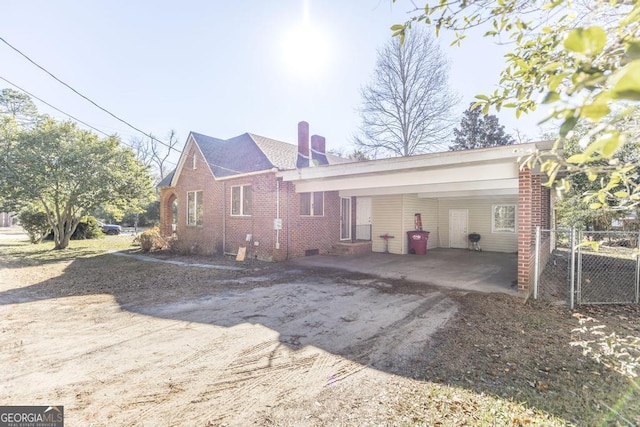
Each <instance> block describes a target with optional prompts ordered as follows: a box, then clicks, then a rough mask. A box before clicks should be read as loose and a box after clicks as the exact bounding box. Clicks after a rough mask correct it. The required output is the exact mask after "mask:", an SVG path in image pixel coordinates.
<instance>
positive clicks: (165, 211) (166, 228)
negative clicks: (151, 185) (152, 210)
mask: <svg viewBox="0 0 640 427" xmlns="http://www.w3.org/2000/svg"><path fill="white" fill-rule="evenodd" d="M175 199H176V197H175V194H174V192H173V189H172V188H162V189H160V234H162V235H163V236H171V235H172V234H173V228H172V224H173V201H174V200H175Z"/></svg>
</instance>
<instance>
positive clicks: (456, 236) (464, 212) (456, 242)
mask: <svg viewBox="0 0 640 427" xmlns="http://www.w3.org/2000/svg"><path fill="white" fill-rule="evenodd" d="M468 220H469V210H468V209H450V210H449V247H450V248H467V247H468V239H469V237H468V233H467V222H468Z"/></svg>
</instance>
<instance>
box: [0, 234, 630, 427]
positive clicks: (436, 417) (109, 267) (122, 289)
mask: <svg viewBox="0 0 640 427" xmlns="http://www.w3.org/2000/svg"><path fill="white" fill-rule="evenodd" d="M132 239H133V238H132V236H124V235H123V236H114V237H108V238H105V239H99V240H85V241H72V242H71V245H70V247H69V249H67V250H64V251H54V250H52V248H53V244H52V243H51V242H45V243H43V244H41V245H31V244H29V243H28V242H27V241H22V240H6V239H5V240H0V265H2V267H9V269H10V270H11V271H10V272H9V274H10V277H9V281H7V282H6V283H7V284H9V283H11V287H14V288H15V287H19V286H21V284H22V286H24V285H26V286H31V288H32V289H31V291H32V294H33V295H34V296H37V297H42V298H51V297H57V296H67V295H91V294H96V293H110V294H112V295H114V297H115V298H116V299H117V300H118V302H119V303H120V304H123V305H126V304H127V303H129V302H135V303H136V304H140V303H142V302H145V301H147V300H148V301H150V302H157V301H159V300H161V299H162V298H176V297H185V298H188V297H190V296H195V295H202V294H204V293H206V292H207V289H208V288H209V287H211V286H219V285H218V284H217V283H216V280H217V279H241V278H243V277H246V276H250V275H254V276H260V280H262V281H252V282H251V284H250V285H249V284H247V282H246V281H245V282H243V283H242V285H238V286H242V288H244V289H246V288H247V287H248V286H253V285H256V286H268V284H269V283H268V277H269V273H270V272H280V273H283V274H285V275H286V274H288V273H287V272H286V270H287V267H286V265H284V264H246V265H247V266H248V267H250V268H247V270H246V271H242V272H231V271H212V270H207V269H196V268H191V269H190V268H180V270H179V272H177V271H176V269H177V268H178V267H175V266H172V265H167V264H159V263H145V264H144V268H141V264H140V261H137V260H134V259H131V258H124V257H114V256H102V255H104V254H105V253H106V252H108V251H110V250H123V251H133V252H135V251H137V248H135V247H133V246H132ZM155 256H156V257H158V258H169V257H172V255H169V254H167V253H158V254H156V255H155ZM179 259H180V260H182V261H187V260H188V259H189V258H188V257H179ZM71 261H78V262H74V263H71ZM194 262H198V263H207V262H208V263H212V264H214V263H217V262H220V259H216V258H213V257H195V258H194ZM42 265H46V266H47V268H46V269H43V268H42ZM297 269H298V270H299V267H297ZM114 272H117V275H114ZM291 274H298V275H302V276H308V277H314V278H316V277H317V278H322V277H336V275H343V276H345V277H346V276H347V275H349V274H351V273H342V272H341V273H336V272H335V271H328V270H324V271H320V270H314V271H313V272H311V271H310V272H300V271H298V272H297V273H293V272H292V273H291ZM30 275H33V277H31V276H30ZM280 277H282V276H280ZM277 280H281V279H277ZM14 281H16V283H14ZM0 282H1V281H0ZM18 282H19V283H20V284H18ZM395 285H396V286H394V289H395V292H404V290H403V289H407V288H410V287H413V288H415V287H416V285H414V284H411V283H406V282H404V281H397V283H395ZM225 286H232V285H225ZM418 286H419V285H418ZM6 292H9V294H8V295H9V296H11V295H10V292H11V291H10V290H9V291H6ZM443 292H448V295H449V297H451V298H453V299H454V300H455V301H456V302H457V303H458V305H459V309H458V314H457V315H456V317H455V318H454V319H453V320H452V321H450V322H449V323H448V324H447V325H446V326H445V328H443V329H442V330H440V331H439V332H438V333H437V334H436V336H435V337H434V340H433V341H432V342H430V343H428V351H426V352H425V354H424V357H423V358H422V359H421V360H417V361H413V362H412V363H415V365H416V366H415V368H416V369H414V370H413V371H414V372H419V373H420V374H419V375H418V376H417V378H407V377H396V378H395V379H394V380H393V384H394V385H393V386H391V385H388V386H387V398H386V399H385V400H384V402H380V403H379V404H378V403H377V402H376V404H375V405H373V404H371V403H369V404H368V405H369V406H366V405H364V403H363V404H362V408H365V407H366V409H362V408H360V409H353V408H354V407H356V406H357V405H355V403H354V402H358V400H359V399H361V400H362V401H364V400H367V402H370V399H369V398H368V397H367V399H365V398H364V397H363V396H366V395H367V394H366V393H367V392H369V391H368V390H362V393H361V394H362V396H360V395H358V393H356V394H355V395H353V396H348V397H347V399H349V400H346V401H345V402H344V403H343V405H344V406H342V407H341V409H342V412H340V411H338V412H336V413H335V414H333V415H329V414H326V413H325V414H324V416H323V418H322V419H323V423H327V424H343V425H345V424H346V425H364V424H370V425H429V426H431V425H443V426H450V425H451V426H453V425H512V426H528V425H545V426H546V425H553V426H555V425H557V426H560V425H580V426H582V425H585V426H590V425H623V426H626V425H640V384H639V382H638V377H637V375H638V373H639V372H638V370H639V369H640V368H639V367H638V366H639V360H640V308H639V307H638V306H602V307H600V306H599V307H580V308H578V309H577V310H574V311H573V312H572V311H570V310H569V309H567V308H566V307H563V306H557V305H553V304H548V303H541V302H535V301H529V302H528V303H526V304H524V303H523V301H522V300H521V299H519V298H516V297H512V296H508V295H502V294H476V293H462V292H454V291H450V292H449V291H443ZM35 299H38V298H35ZM291 404H292V405H295V402H291ZM372 405H373V406H372ZM372 407H373V408H375V409H372ZM356 410H361V411H365V410H366V411H367V412H366V414H364V413H357V412H356V413H353V414H350V415H353V417H354V418H349V419H350V420H354V419H356V420H360V421H362V420H365V419H367V420H370V423H369V422H367V423H364V422H361V423H360V422H358V421H345V414H346V413H347V411H356ZM304 425H314V424H313V422H312V420H309V421H308V423H306V424H304Z"/></svg>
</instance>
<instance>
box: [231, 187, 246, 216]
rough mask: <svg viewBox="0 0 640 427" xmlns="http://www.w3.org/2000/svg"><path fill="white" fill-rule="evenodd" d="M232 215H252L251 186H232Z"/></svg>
mask: <svg viewBox="0 0 640 427" xmlns="http://www.w3.org/2000/svg"><path fill="white" fill-rule="evenodd" d="M231 215H234V216H251V186H250V185H238V186H235V187H231Z"/></svg>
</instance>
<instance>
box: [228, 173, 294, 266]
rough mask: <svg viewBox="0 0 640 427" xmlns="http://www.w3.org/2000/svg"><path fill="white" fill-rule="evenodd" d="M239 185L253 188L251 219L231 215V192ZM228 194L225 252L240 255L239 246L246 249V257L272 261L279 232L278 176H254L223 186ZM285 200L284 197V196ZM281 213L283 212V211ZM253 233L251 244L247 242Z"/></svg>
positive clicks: (229, 182)
mask: <svg viewBox="0 0 640 427" xmlns="http://www.w3.org/2000/svg"><path fill="white" fill-rule="evenodd" d="M238 185H250V186H251V192H252V206H251V215H250V216H234V215H231V189H232V187H234V186H238ZM223 186H224V193H225V230H226V242H225V243H226V249H225V250H226V251H227V252H233V253H235V252H237V250H238V248H239V247H240V246H246V247H247V256H248V257H251V258H258V259H261V260H267V261H271V260H274V259H278V257H277V256H274V250H275V242H276V232H275V230H274V228H273V220H274V218H276V192H277V189H276V177H275V174H273V173H267V174H262V175H253V176H248V177H242V178H237V179H232V180H225V181H224V183H223ZM281 198H282V197H281ZM281 212H282V209H281ZM247 234H251V236H252V240H251V242H247V241H246V237H247Z"/></svg>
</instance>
